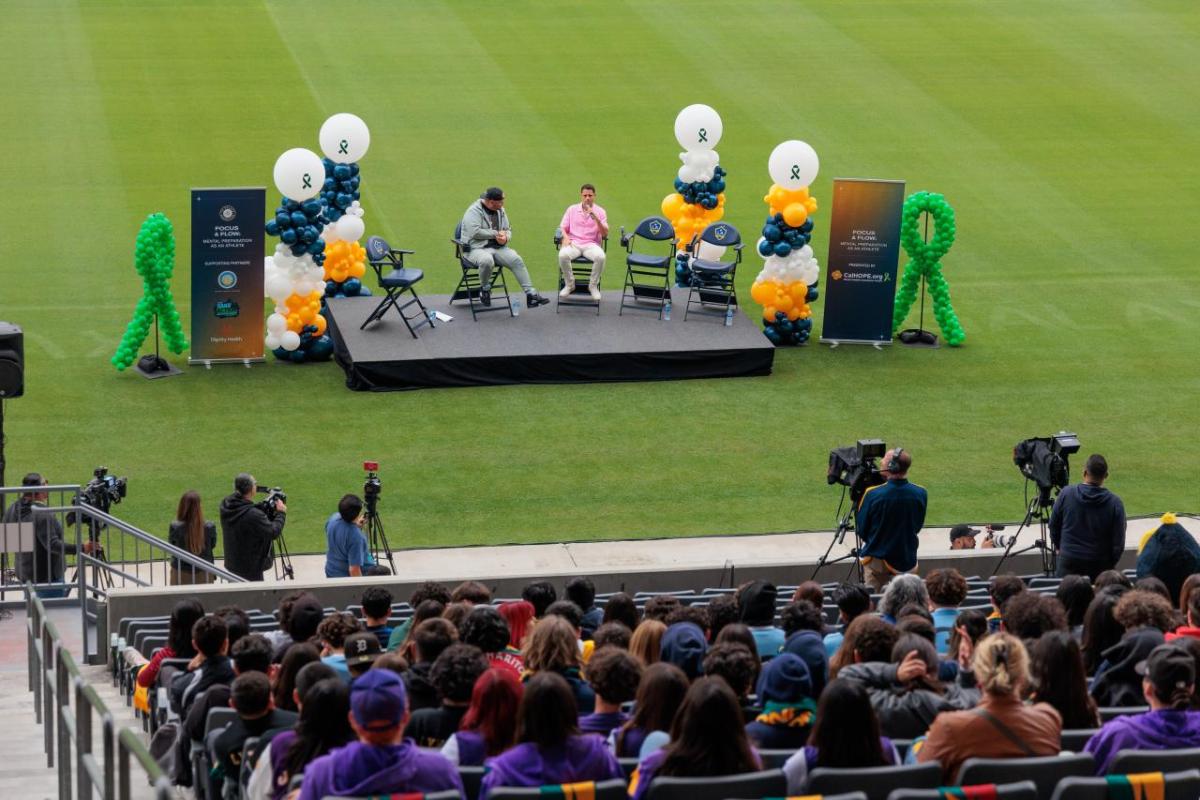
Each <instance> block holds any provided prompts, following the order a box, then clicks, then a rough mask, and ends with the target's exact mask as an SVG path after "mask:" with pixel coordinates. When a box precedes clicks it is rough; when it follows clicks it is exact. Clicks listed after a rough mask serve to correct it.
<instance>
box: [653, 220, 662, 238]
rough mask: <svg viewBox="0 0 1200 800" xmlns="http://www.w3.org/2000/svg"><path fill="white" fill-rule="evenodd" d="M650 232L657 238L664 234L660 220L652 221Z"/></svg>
mask: <svg viewBox="0 0 1200 800" xmlns="http://www.w3.org/2000/svg"><path fill="white" fill-rule="evenodd" d="M650 232H651V233H653V234H654V235H655V236H657V235H658V234H660V233H662V223H661V222H659V221H658V220H652V221H651V222H650Z"/></svg>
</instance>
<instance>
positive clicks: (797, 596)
mask: <svg viewBox="0 0 1200 800" xmlns="http://www.w3.org/2000/svg"><path fill="white" fill-rule="evenodd" d="M800 600H807V601H808V602H810V603H812V604H813V605H814V606H816V607H817V608H821V607H822V606H824V605H825V589H824V587H822V586H821V584H819V583H817V582H816V581H805V582H804V583H802V584H800V585H799V586H797V587H796V591H794V592H792V602H793V603H796V602H799V601H800Z"/></svg>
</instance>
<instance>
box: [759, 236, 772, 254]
mask: <svg viewBox="0 0 1200 800" xmlns="http://www.w3.org/2000/svg"><path fill="white" fill-rule="evenodd" d="M758 254H759V255H760V256H762V257H763V258H766V257H767V256H772V255H775V245H773V244H771V243H770V242H768V241H766V240H765V239H764V240H763V241H761V242H759V243H758Z"/></svg>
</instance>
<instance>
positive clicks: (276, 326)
mask: <svg viewBox="0 0 1200 800" xmlns="http://www.w3.org/2000/svg"><path fill="white" fill-rule="evenodd" d="M267 330H268V331H270V332H271V333H273V334H275V335H276V336H281V335H282V334H283V332H284V331H286V330H287V320H286V319H284V318H283V315H282V314H272V315H271V316H269V317H267Z"/></svg>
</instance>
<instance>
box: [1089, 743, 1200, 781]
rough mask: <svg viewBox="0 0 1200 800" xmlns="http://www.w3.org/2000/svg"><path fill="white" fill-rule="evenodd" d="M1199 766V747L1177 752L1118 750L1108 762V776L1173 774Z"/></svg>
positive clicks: (1182, 749)
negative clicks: (1149, 773) (1155, 773)
mask: <svg viewBox="0 0 1200 800" xmlns="http://www.w3.org/2000/svg"><path fill="white" fill-rule="evenodd" d="M1197 765H1200V747H1186V748H1183V747H1181V748H1179V749H1177V750H1118V751H1117V754H1116V755H1115V756H1113V760H1112V761H1111V762H1109V765H1108V774H1109V775H1130V774H1133V773H1136V772H1174V771H1177V770H1182V769H1191V768H1192V767H1194V766H1197Z"/></svg>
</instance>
